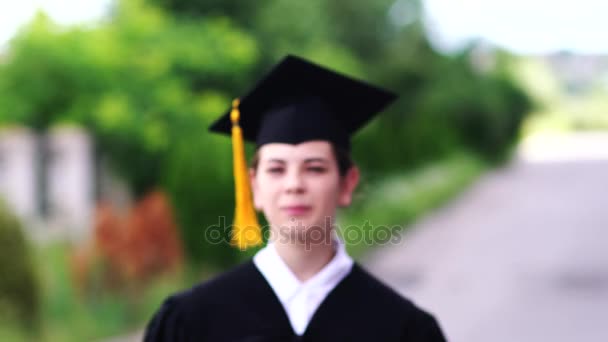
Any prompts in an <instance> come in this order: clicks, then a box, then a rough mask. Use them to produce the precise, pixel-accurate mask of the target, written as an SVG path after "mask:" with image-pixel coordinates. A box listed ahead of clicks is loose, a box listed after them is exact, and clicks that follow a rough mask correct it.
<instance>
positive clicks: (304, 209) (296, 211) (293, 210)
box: [281, 205, 312, 216]
mask: <svg viewBox="0 0 608 342" xmlns="http://www.w3.org/2000/svg"><path fill="white" fill-rule="evenodd" d="M311 209H312V207H311V206H309V205H289V206H284V207H281V210H282V211H283V212H285V213H286V214H287V215H290V216H302V215H305V214H307V213H308V212H309V211H310V210H311Z"/></svg>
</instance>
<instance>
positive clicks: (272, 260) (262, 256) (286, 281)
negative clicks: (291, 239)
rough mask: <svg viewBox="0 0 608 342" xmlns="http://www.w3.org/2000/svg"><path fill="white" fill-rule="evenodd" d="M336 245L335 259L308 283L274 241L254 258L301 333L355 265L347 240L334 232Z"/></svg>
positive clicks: (297, 330)
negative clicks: (284, 257)
mask: <svg viewBox="0 0 608 342" xmlns="http://www.w3.org/2000/svg"><path fill="white" fill-rule="evenodd" d="M334 246H335V248H336V254H335V255H334V257H333V258H332V259H331V261H330V262H329V263H328V264H327V265H325V266H324V267H323V268H322V269H321V270H320V271H319V272H317V274H315V275H314V276H313V277H312V278H310V279H308V280H307V281H305V282H301V281H300V280H298V278H296V276H295V275H294V274H293V272H292V271H291V270H290V269H289V267H288V266H287V265H286V264H285V262H284V261H283V259H281V257H280V256H279V254H278V253H277V250H276V248H275V246H274V244H273V243H271V242H269V243H268V245H267V246H266V247H264V248H262V249H261V250H260V251H259V252H257V253H256V255H255V256H254V257H253V263H254V264H255V266H256V267H257V268H258V270H260V272H261V273H262V275H263V276H264V278H266V281H268V283H269V284H270V287H272V289H273V290H274V293H275V294H276V295H277V297H278V298H279V300H280V302H281V304H283V308H285V312H286V313H287V316H288V318H289V321H290V322H291V326H292V327H293V330H294V331H295V332H296V334H298V335H302V334H304V331H305V330H306V327H307V326H308V323H309V322H310V319H311V318H312V316H313V314H314V313H315V311H316V310H317V308H318V307H319V305H320V304H321V302H323V300H324V299H325V297H327V295H328V294H329V292H331V290H333V289H334V288H335V287H336V285H338V284H339V283H340V281H342V279H344V277H346V275H348V273H350V271H351V269H352V267H353V259H352V258H351V257H350V256H349V255H348V253H346V248H345V247H344V243H343V242H342V241H341V240H340V239H339V238H338V237H337V235H334Z"/></svg>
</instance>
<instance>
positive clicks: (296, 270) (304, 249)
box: [274, 230, 336, 282]
mask: <svg viewBox="0 0 608 342" xmlns="http://www.w3.org/2000/svg"><path fill="white" fill-rule="evenodd" d="M331 233H332V232H331V230H329V231H328V232H327V234H328V235H327V238H326V239H322V240H323V241H321V242H320V243H315V244H313V243H306V242H294V241H280V240H282V239H278V240H277V241H274V246H275V248H276V250H277V253H278V254H279V256H280V257H281V259H283V262H285V264H286V265H287V267H289V269H290V270H291V272H293V274H294V275H295V276H296V278H298V280H299V281H301V282H305V281H307V280H308V279H310V278H312V277H313V276H314V275H315V274H317V273H318V272H319V271H320V270H321V269H322V268H323V267H324V266H325V265H327V264H328V263H329V262H330V261H331V260H332V259H333V257H334V255H336V248H335V247H334V244H333V243H332V242H333V239H332V234H331Z"/></svg>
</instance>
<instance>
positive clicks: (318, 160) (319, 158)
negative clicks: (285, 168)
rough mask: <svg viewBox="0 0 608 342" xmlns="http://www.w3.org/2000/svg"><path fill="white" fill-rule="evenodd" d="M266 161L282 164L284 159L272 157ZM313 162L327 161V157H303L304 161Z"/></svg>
mask: <svg viewBox="0 0 608 342" xmlns="http://www.w3.org/2000/svg"><path fill="white" fill-rule="evenodd" d="M266 162H268V163H281V164H284V163H285V160H283V159H277V158H272V159H268V160H267V161H266ZM314 162H320V163H327V159H326V158H321V157H315V158H306V159H304V163H314Z"/></svg>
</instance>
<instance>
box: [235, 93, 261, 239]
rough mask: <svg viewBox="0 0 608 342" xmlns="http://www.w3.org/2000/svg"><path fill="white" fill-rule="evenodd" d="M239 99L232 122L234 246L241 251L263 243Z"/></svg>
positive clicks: (236, 101) (236, 102)
mask: <svg viewBox="0 0 608 342" xmlns="http://www.w3.org/2000/svg"><path fill="white" fill-rule="evenodd" d="M238 107H239V99H235V100H234V101H233V102H232V111H231V112H230V120H231V121H232V156H233V166H234V190H235V197H236V208H235V213H234V223H233V226H232V245H233V246H236V247H238V248H239V249H241V250H244V249H247V248H249V247H253V246H257V245H260V244H261V243H262V232H261V229H260V225H259V223H258V218H257V216H256V213H255V209H254V208H253V202H252V199H251V189H250V185H249V175H248V172H247V162H246V160H245V145H244V142H243V131H242V130H241V127H240V126H239V118H240V115H241V114H240V112H239V109H238Z"/></svg>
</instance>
